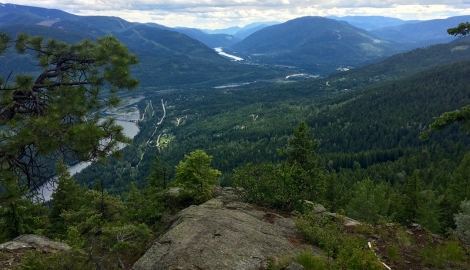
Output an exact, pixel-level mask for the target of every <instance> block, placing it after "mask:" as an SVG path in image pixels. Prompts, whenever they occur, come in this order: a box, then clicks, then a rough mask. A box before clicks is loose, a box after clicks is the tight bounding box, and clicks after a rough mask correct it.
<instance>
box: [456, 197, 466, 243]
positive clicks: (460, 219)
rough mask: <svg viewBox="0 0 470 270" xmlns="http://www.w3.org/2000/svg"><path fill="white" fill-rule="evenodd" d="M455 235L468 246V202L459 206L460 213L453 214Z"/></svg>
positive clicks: (463, 202)
mask: <svg viewBox="0 0 470 270" xmlns="http://www.w3.org/2000/svg"><path fill="white" fill-rule="evenodd" d="M454 219H455V225H456V229H455V233H456V234H457V236H458V237H459V238H460V239H461V240H462V241H464V242H465V243H466V244H467V245H470V201H467V200H464V201H462V203H461V204H460V212H459V213H457V214H455V217H454Z"/></svg>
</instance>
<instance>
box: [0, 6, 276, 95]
mask: <svg viewBox="0 0 470 270" xmlns="http://www.w3.org/2000/svg"><path fill="white" fill-rule="evenodd" d="M162 28H163V29H162ZM0 31H3V32H5V33H7V34H9V35H11V36H15V35H16V34H18V33H20V32H26V33H28V34H30V35H41V36H44V37H45V38H56V39H58V40H61V41H65V42H69V43H75V42H78V41H80V40H82V39H85V38H88V39H95V38H97V37H101V36H105V35H114V36H116V37H117V38H119V40H120V41H121V42H123V43H124V44H126V45H127V46H128V47H129V49H130V50H131V51H132V52H133V53H135V54H137V55H138V56H139V59H140V63H139V64H138V65H137V66H136V67H135V68H134V70H133V73H134V74H135V76H136V77H137V78H138V79H139V80H140V82H141V83H140V85H141V87H143V88H156V89H158V88H162V87H177V86H188V85H191V86H192V87H196V86H197V85H200V86H203V85H212V86H215V85H220V84H225V83H229V82H233V81H252V80H255V79H260V78H261V79H263V78H264V79H272V78H275V77H279V76H285V72H279V71H275V70H273V69H268V68H265V67H259V66H252V65H240V64H237V63H233V62H231V61H230V60H228V59H227V58H225V57H222V56H220V55H219V54H218V53H217V52H215V51H214V50H213V49H212V48H209V47H208V46H206V45H204V44H203V43H201V42H200V41H198V40H196V39H193V38H191V37H189V36H188V35H185V34H182V33H179V32H177V31H175V29H172V28H167V27H161V28H157V27H149V26H147V25H145V24H141V23H132V22H128V21H125V20H123V19H121V18H117V17H106V16H76V15H72V14H68V13H66V12H63V11H60V10H53V9H44V8H36V7H28V6H21V5H12V4H3V5H0ZM207 35H208V34H207ZM14 56H15V55H14V54H11V55H9V57H5V58H6V59H4V60H2V65H0V76H4V77H5V76H6V75H5V74H9V72H10V71H11V70H14V73H16V72H33V71H34V70H35V69H34V67H33V66H32V65H31V63H34V59H33V58H34V57H33V56H32V55H25V56H22V57H19V58H18V57H16V58H14Z"/></svg>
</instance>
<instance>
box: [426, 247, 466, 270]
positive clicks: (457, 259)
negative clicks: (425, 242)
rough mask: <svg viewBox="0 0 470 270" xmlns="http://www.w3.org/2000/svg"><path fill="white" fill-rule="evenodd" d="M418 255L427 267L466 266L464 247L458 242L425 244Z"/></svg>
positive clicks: (462, 267)
mask: <svg viewBox="0 0 470 270" xmlns="http://www.w3.org/2000/svg"><path fill="white" fill-rule="evenodd" d="M419 256H420V257H421V258H422V260H423V264H424V265H425V266H427V267H434V268H440V269H443V268H444V269H447V268H448V267H449V266H451V267H452V268H457V269H464V268H466V266H467V265H466V264H465V260H466V254H465V249H464V248H463V247H462V245H461V244H460V243H458V242H449V243H446V244H444V245H437V246H427V247H425V248H423V249H422V250H421V252H420V254H419Z"/></svg>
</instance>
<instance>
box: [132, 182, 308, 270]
mask: <svg viewBox="0 0 470 270" xmlns="http://www.w3.org/2000/svg"><path fill="white" fill-rule="evenodd" d="M302 243H303V241H302V238H301V236H300V233H299V232H298V231H297V230H296V229H295V226H294V221H293V220H292V219H291V218H289V217H284V216H282V215H281V214H279V213H276V212H273V211H270V210H265V209H262V208H260V207H256V206H253V205H250V204H247V203H243V202H240V201H239V200H238V198H237V196H235V195H234V194H232V193H231V192H230V189H228V190H227V189H224V194H222V196H219V197H217V198H215V199H212V200H209V201H207V202H206V203H204V204H202V205H199V206H191V207H188V208H186V209H184V210H183V211H181V212H180V213H178V214H177V215H176V216H175V217H174V218H173V219H172V222H171V225H170V227H169V228H168V230H167V231H166V233H164V234H163V235H162V236H160V237H159V238H158V239H157V240H156V242H155V243H154V244H153V246H152V247H151V248H150V249H149V250H148V251H147V252H146V253H145V254H144V256H143V257H142V258H141V259H139V260H138V261H137V262H136V263H135V264H134V266H133V268H132V269H134V270H144V269H145V270H147V269H217V270H218V269H237V270H240V269H260V268H261V267H262V266H263V265H265V263H266V261H267V259H268V257H281V256H283V255H287V254H291V253H293V252H295V250H296V249H298V248H300V246H301V244H302Z"/></svg>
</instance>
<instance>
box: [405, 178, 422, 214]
mask: <svg viewBox="0 0 470 270" xmlns="http://www.w3.org/2000/svg"><path fill="white" fill-rule="evenodd" d="M421 189H422V187H421V180H420V178H419V170H415V171H414V172H413V174H412V175H411V177H408V178H407V180H406V183H405V197H404V209H403V210H404V212H403V216H404V218H403V220H404V221H408V222H415V221H416V217H417V212H418V209H419V206H420V205H419V204H420V192H421Z"/></svg>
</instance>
